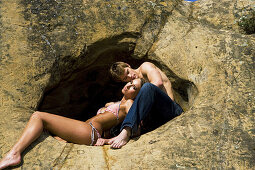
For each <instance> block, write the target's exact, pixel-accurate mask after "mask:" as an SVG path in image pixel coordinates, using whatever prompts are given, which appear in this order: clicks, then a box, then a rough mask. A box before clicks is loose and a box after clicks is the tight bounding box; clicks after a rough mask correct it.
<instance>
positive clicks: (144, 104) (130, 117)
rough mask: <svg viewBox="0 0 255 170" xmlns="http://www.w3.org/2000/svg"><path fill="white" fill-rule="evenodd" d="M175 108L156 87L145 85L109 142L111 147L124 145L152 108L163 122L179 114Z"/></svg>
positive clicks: (149, 84) (174, 104)
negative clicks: (116, 134)
mask: <svg viewBox="0 0 255 170" xmlns="http://www.w3.org/2000/svg"><path fill="white" fill-rule="evenodd" d="M176 106H177V104H176V103H174V102H173V101H172V100H171V98H170V97H169V96H168V95H167V94H165V93H164V92H163V91H162V90H160V89H159V88H158V87H157V86H155V85H153V84H151V83H145V84H144V85H143V87H142V88H141V90H140V92H139V93H138V95H137V97H136V99H135V101H134V103H133V105H132V107H131V108H130V110H129V112H128V114H127V116H126V118H125V120H124V121H123V123H122V126H121V133H120V134H119V135H118V136H117V137H115V138H113V139H112V140H111V141H110V143H111V145H112V147H113V148H120V147H121V146H123V145H125V144H126V143H127V142H128V141H129V138H130V136H131V134H132V132H133V133H135V132H136V130H137V128H138V125H139V123H140V122H141V120H144V119H145V118H146V117H147V116H148V114H149V113H150V111H151V109H152V108H153V110H156V111H157V112H156V113H157V114H158V116H159V117H161V118H162V119H163V120H166V119H168V120H170V119H171V118H173V117H175V116H177V115H179V114H180V113H179V112H180V111H179V112H175V110H176V109H175V108H176ZM181 111H182V110H181Z"/></svg>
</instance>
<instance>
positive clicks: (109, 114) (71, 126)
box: [0, 62, 182, 169]
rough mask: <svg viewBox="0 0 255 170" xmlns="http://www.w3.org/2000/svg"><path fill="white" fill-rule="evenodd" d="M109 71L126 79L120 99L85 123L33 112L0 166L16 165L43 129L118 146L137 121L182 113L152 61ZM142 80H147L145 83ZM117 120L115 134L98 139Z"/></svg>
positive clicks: (70, 139) (78, 140)
mask: <svg viewBox="0 0 255 170" xmlns="http://www.w3.org/2000/svg"><path fill="white" fill-rule="evenodd" d="M110 71H111V74H112V76H113V77H114V78H115V79H117V80H120V81H124V82H128V83H127V84H126V85H125V86H124V88H123V89H122V93H123V95H124V97H123V98H122V99H121V101H120V102H117V103H108V104H106V107H107V108H106V109H104V111H103V113H100V114H97V115H96V116H94V117H92V118H90V119H89V120H87V121H86V122H82V121H78V120H74V119H69V118H65V117H62V116H58V115H54V114H50V113H45V112H38V111H37V112H34V113H33V114H32V116H31V118H30V120H29V122H28V124H27V126H26V128H25V130H24V132H23V133H22V135H21V137H20V138H19V140H18V142H17V143H16V144H15V145H14V146H13V148H12V149H11V150H10V151H9V152H8V153H7V155H6V156H5V157H4V158H3V159H2V160H1V161H0V169H3V168H6V167H8V166H14V165H18V164H20V162H21V153H22V152H23V151H24V150H25V148H27V147H28V146H29V145H30V144H31V143H32V142H33V141H34V140H35V139H37V138H38V137H39V136H40V134H41V133H42V131H43V129H46V130H48V131H50V132H51V133H53V134H55V135H57V136H59V137H60V138H62V139H64V140H66V141H68V142H72V143H77V144H85V145H103V144H111V146H112V147H113V148H120V147H122V146H123V145H125V144H126V143H127V142H128V141H129V139H130V137H131V136H132V134H134V133H136V132H137V130H138V126H139V124H140V122H141V121H142V120H144V119H145V118H147V117H150V115H156V117H158V118H161V120H164V121H165V122H167V121H168V120H170V119H172V118H174V117H175V116H178V115H180V114H181V113H182V109H181V107H180V106H179V105H178V104H176V103H175V102H174V99H173V93H172V88H171V83H170V81H169V80H168V78H167V77H166V75H165V74H164V73H163V72H162V71H161V70H160V69H158V68H157V67H156V66H154V64H152V63H149V62H145V63H143V64H142V65H141V66H140V67H139V68H137V69H132V68H131V67H130V66H129V65H128V64H126V63H123V62H117V63H114V64H113V65H112V67H111V70H110ZM144 79H145V80H147V81H149V82H150V83H145V81H144ZM144 83H145V84H144ZM152 113H154V114H152ZM122 121H123V122H122ZM121 122H122V125H121V133H120V134H119V135H118V136H116V137H114V138H112V139H103V138H101V135H102V134H103V132H106V131H108V130H110V129H111V128H113V127H114V126H116V125H118V124H120V123H121ZM165 122H163V123H165Z"/></svg>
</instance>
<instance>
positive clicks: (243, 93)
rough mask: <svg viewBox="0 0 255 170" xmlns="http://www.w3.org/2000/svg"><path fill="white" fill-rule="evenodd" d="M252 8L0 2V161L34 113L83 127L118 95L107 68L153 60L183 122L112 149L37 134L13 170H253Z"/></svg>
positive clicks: (213, 0) (214, 0) (227, 0)
mask: <svg viewBox="0 0 255 170" xmlns="http://www.w3.org/2000/svg"><path fill="white" fill-rule="evenodd" d="M254 5H255V4H254V1H249V0H242V1H236V0H235V1H231V0H222V1H219V0H198V1H195V2H188V1H185V0H172V1H169V0H153V1H135V0H134V1H133V0H121V1H119V0H117V1H110V0H105V1H99V0H98V1H89V0H83V1H82V0H76V1H66V0H55V1H54V0H45V1H44V0H17V1H15V2H14V1H8V0H2V1H1V2H0V56H1V57H0V80H1V81H0V108H1V114H0V125H1V126H0V139H1V140H0V159H1V158H3V156H4V155H5V154H6V153H7V152H8V151H9V149H10V148H11V147H12V146H13V144H14V143H15V142H16V141H17V140H18V138H19V135H20V134H21V133H22V129H24V128H25V126H26V123H27V121H28V120H29V118H30V116H31V114H32V113H33V112H34V111H36V110H41V111H49V112H52V113H55V114H60V115H63V116H66V117H72V118H75V119H79V120H86V119H87V118H89V117H91V116H93V114H95V112H96V111H97V109H98V108H99V107H101V106H103V105H104V104H105V102H108V101H111V100H119V98H120V97H121V96H122V95H121V94H120V89H121V87H122V84H119V83H115V82H113V81H112V80H111V78H110V76H109V72H108V69H109V67H110V65H111V64H112V63H113V62H115V61H125V62H128V63H130V65H131V66H132V67H134V68H135V67H137V66H138V65H139V64H141V63H142V62H144V61H150V62H153V63H154V64H155V65H156V66H158V67H159V68H160V69H162V71H163V72H165V73H166V75H167V76H168V78H169V79H170V81H171V82H172V84H173V89H174V93H175V94H174V95H175V97H176V101H177V102H178V103H179V104H180V105H181V106H182V107H183V108H184V111H185V112H184V114H182V115H181V116H179V117H177V118H175V119H173V120H171V121H169V122H167V123H166V124H164V125H162V126H160V127H159V128H157V129H155V130H153V131H151V132H149V133H146V134H144V135H142V136H140V137H138V138H134V139H132V140H130V141H129V143H128V144H127V145H125V146H124V147H122V148H121V149H118V150H114V149H111V148H110V146H108V145H106V146H103V147H91V146H84V145H77V144H72V143H63V142H60V141H57V140H55V139H54V138H53V137H52V136H51V135H49V134H48V133H47V132H45V133H43V135H41V136H40V138H39V139H38V140H36V141H35V142H34V143H33V144H32V145H31V146H30V147H28V148H27V149H26V150H25V152H24V153H23V155H22V158H23V162H22V164H21V165H19V166H17V167H15V168H17V169H62V170H65V169H113V170H114V169H127V170H128V169H254V167H255V163H254V158H255V149H254V146H255V142H254V141H255V140H254V139H255V129H254V127H255V126H254V113H255V109H254V108H255V107H254V106H255V105H254V99H255V98H254V96H255V94H254V92H255V84H254V83H255V79H254V78H255V75H254V74H255V71H254V56H255V50H254V46H255V37H254V33H253V32H252V31H251V32H249V34H248V33H247V31H246V32H245V30H242V29H243V28H253V27H250V26H249V25H248V26H247V25H245V24H249V23H251V22H250V19H252V17H251V16H249V17H245V15H246V12H249V11H251V10H253V9H254ZM245 9H247V10H245ZM248 9H249V10H248ZM247 16H248V14H247ZM243 18H245V19H243Z"/></svg>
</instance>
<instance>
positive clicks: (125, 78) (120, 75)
mask: <svg viewBox="0 0 255 170" xmlns="http://www.w3.org/2000/svg"><path fill="white" fill-rule="evenodd" d="M110 72H111V74H112V76H113V78H114V79H115V80H116V81H122V82H129V81H131V80H134V79H136V78H144V79H145V80H147V81H148V82H150V83H152V84H154V85H155V86H157V87H159V88H160V89H161V90H163V91H164V92H166V93H167V95H168V96H169V97H170V98H171V99H172V100H173V101H174V96H173V91H172V84H171V82H170V80H169V79H168V78H167V76H166V75H165V73H163V72H162V71H161V70H160V69H159V68H158V67H156V66H155V65H154V64H153V63H150V62H144V63H143V64H141V65H140V67H138V68H137V69H132V68H131V67H130V65H129V64H127V63H124V62H116V63H114V64H113V65H112V67H111V69H110Z"/></svg>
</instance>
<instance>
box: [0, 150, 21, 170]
mask: <svg viewBox="0 0 255 170" xmlns="http://www.w3.org/2000/svg"><path fill="white" fill-rule="evenodd" d="M20 162H21V155H20V154H19V153H17V152H14V151H10V152H9V153H7V155H6V156H5V157H4V158H3V159H2V160H1V161H0V169H4V168H6V167H8V166H15V165H18V164H20Z"/></svg>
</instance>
